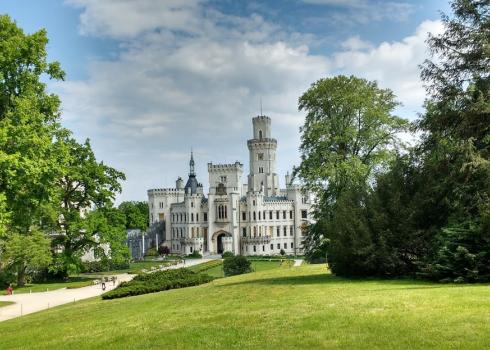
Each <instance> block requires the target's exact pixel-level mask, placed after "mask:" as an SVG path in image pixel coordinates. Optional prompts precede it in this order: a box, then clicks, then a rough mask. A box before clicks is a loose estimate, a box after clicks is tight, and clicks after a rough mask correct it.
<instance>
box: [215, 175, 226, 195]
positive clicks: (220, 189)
mask: <svg viewBox="0 0 490 350" xmlns="http://www.w3.org/2000/svg"><path fill="white" fill-rule="evenodd" d="M222 177H223V176H222ZM224 178H225V180H226V176H224ZM216 194H217V195H218V196H222V195H226V187H225V185H224V184H223V182H221V183H219V184H218V187H217V188H216Z"/></svg>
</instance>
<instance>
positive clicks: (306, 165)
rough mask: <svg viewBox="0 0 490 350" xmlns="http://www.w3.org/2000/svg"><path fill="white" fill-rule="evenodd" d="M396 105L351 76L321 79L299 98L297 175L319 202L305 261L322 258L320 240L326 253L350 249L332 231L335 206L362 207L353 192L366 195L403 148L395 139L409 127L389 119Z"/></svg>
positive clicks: (392, 98) (371, 85) (382, 91)
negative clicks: (302, 118)
mask: <svg viewBox="0 0 490 350" xmlns="http://www.w3.org/2000/svg"><path fill="white" fill-rule="evenodd" d="M397 105H398V102H396V101H395V96H394V94H393V92H392V91H390V90H388V89H380V88H378V86H377V84H376V83H375V82H369V81H367V80H365V79H359V78H356V77H353V76H350V77H346V76H337V77H334V78H328V79H320V80H318V81H317V82H315V83H314V84H312V86H311V87H310V89H308V90H307V91H306V92H305V93H304V94H303V95H302V96H301V97H300V98H299V110H300V111H305V112H306V118H305V123H304V125H303V127H302V128H301V146H300V151H301V164H300V166H299V167H298V168H297V169H295V175H298V176H299V177H300V178H301V180H302V181H303V182H304V184H305V187H306V189H308V190H310V191H312V192H314V193H315V195H316V197H317V200H318V203H317V206H316V208H315V213H314V215H315V219H316V223H315V224H313V225H310V226H309V227H308V231H307V235H306V239H305V249H306V256H318V255H321V256H325V253H326V252H319V251H318V249H319V247H320V246H321V247H325V248H326V247H327V245H324V244H322V242H324V238H328V239H329V240H330V244H329V245H328V247H329V249H336V248H339V249H340V248H341V247H345V248H348V246H346V245H341V244H339V243H340V242H341V241H342V240H344V239H346V237H340V236H336V232H337V231H336V229H335V227H332V225H331V224H332V220H334V218H335V217H336V215H337V216H338V215H340V214H341V211H339V212H336V211H337V210H338V209H339V206H338V205H337V203H338V201H339V199H340V198H342V197H343V196H344V197H343V202H342V205H344V206H345V205H347V204H348V205H349V206H352V207H354V208H355V207H359V206H361V205H362V203H361V202H360V200H361V199H362V198H363V197H362V196H358V195H355V192H356V191H361V192H363V191H365V190H366V187H368V186H369V184H370V183H371V182H372V181H373V175H374V174H375V173H376V172H377V171H379V170H381V169H382V168H383V167H385V166H386V165H387V164H388V162H389V161H390V160H391V159H392V158H393V156H394V154H395V153H396V151H397V149H399V147H400V146H401V142H400V140H399V138H398V135H399V133H400V132H402V131H405V130H406V129H407V127H408V123H407V121H406V120H404V119H401V118H399V117H396V116H394V115H393V114H392V112H393V109H394V108H395V107H396V106H397ZM344 193H345V195H344ZM343 210H346V211H347V212H348V211H349V209H348V208H344V209H343ZM339 234H341V233H339ZM344 234H347V232H346V231H345V232H344ZM352 237H353V238H355V235H353V236H352ZM351 247H353V246H351ZM336 253H338V254H336ZM339 254H342V253H341V252H340V251H338V252H334V254H333V255H332V256H331V257H332V258H333V259H335V258H336V257H338V256H339ZM329 255H330V252H329ZM329 260H331V259H329ZM333 265H334V266H335V264H333Z"/></svg>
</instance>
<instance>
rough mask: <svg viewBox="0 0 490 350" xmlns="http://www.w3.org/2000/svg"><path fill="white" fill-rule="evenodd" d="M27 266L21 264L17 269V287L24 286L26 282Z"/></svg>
mask: <svg viewBox="0 0 490 350" xmlns="http://www.w3.org/2000/svg"><path fill="white" fill-rule="evenodd" d="M25 276H26V266H25V265H24V264H21V265H20V266H19V268H18V269H17V287H23V286H25V284H26V279H25Z"/></svg>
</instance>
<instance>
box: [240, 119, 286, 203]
mask: <svg viewBox="0 0 490 350" xmlns="http://www.w3.org/2000/svg"><path fill="white" fill-rule="evenodd" d="M252 122H253V136H254V138H253V139H251V140H248V141H247V145H248V150H249V152H250V173H249V175H248V191H249V192H261V191H263V193H264V195H265V196H276V195H277V194H278V193H279V181H278V178H277V174H276V149H277V141H276V139H273V138H271V118H269V117H267V116H265V115H259V116H257V117H255V118H253V119H252Z"/></svg>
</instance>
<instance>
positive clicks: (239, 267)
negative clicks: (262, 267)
mask: <svg viewBox="0 0 490 350" xmlns="http://www.w3.org/2000/svg"><path fill="white" fill-rule="evenodd" d="M223 271H224V273H225V276H226V277H228V276H234V275H241V274H243V273H248V272H252V267H251V263H250V261H249V260H248V259H247V258H246V257H244V256H243V255H237V256H231V257H229V258H226V259H225V260H224V261H223Z"/></svg>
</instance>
